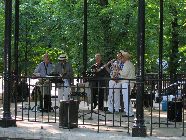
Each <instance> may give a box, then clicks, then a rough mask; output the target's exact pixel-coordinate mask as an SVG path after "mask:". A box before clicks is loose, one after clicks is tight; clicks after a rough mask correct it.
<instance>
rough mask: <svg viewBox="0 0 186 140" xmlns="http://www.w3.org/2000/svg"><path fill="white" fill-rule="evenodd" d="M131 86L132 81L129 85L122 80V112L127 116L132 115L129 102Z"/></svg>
mask: <svg viewBox="0 0 186 140" xmlns="http://www.w3.org/2000/svg"><path fill="white" fill-rule="evenodd" d="M129 88H130V89H129ZM131 88H133V83H131V84H130V87H129V83H127V82H123V83H122V94H123V102H124V112H125V113H126V115H128V116H132V115H134V112H133V110H132V103H131V101H130V97H129V95H130V92H131Z"/></svg>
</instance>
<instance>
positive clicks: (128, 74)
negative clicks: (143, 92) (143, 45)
mask: <svg viewBox="0 0 186 140" xmlns="http://www.w3.org/2000/svg"><path fill="white" fill-rule="evenodd" d="M130 58H131V56H130V54H129V53H128V52H124V51H123V52H122V59H121V61H122V62H123V63H124V67H123V68H122V70H121V71H120V75H121V78H124V79H128V80H122V81H121V82H122V94H123V102H124V107H125V108H124V112H125V113H126V114H125V115H122V117H128V116H129V117H133V116H134V112H133V110H132V105H131V101H130V99H129V95H130V93H131V89H132V88H133V87H134V81H129V80H131V79H135V67H134V65H133V63H132V62H131V61H130ZM129 88H130V89H129Z"/></svg>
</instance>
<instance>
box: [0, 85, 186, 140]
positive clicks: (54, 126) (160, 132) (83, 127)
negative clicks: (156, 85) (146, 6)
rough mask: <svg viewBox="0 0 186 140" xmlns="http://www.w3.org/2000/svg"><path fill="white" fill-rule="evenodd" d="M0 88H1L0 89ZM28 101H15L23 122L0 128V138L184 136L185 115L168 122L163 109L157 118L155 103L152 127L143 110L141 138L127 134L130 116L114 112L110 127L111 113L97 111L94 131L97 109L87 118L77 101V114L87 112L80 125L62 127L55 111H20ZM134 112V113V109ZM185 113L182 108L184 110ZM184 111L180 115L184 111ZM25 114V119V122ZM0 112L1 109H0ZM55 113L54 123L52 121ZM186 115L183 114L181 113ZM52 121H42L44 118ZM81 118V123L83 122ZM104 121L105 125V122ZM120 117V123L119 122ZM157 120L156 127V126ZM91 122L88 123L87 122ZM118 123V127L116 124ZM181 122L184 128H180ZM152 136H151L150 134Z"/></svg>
mask: <svg viewBox="0 0 186 140" xmlns="http://www.w3.org/2000/svg"><path fill="white" fill-rule="evenodd" d="M0 89H1V88H0ZM0 99H1V97H0ZM27 106H28V103H26V102H24V103H23V107H22V105H21V104H20V103H19V104H18V114H17V115H18V119H20V120H21V118H22V117H23V119H24V121H17V123H16V124H17V127H9V128H0V140H3V137H6V139H7V138H9V139H15V138H17V139H18V140H21V138H24V139H41V140H42V139H48V140H95V139H96V140H123V139H137V140H140V139H141V140H142V139H143V140H144V139H151V140H156V139H160V140H162V139H167V140H169V139H172V140H175V139H183V140H184V139H186V127H185V126H186V121H185V120H186V117H185V118H184V121H185V122H184V123H183V122H168V123H167V119H166V118H167V112H166V111H164V112H163V111H161V112H160V114H161V115H160V119H159V111H158V104H154V109H153V112H152V116H153V117H152V129H151V117H150V116H151V113H150V110H149V109H145V111H144V116H145V117H144V118H145V126H146V127H147V137H145V138H139V137H137V138H135V137H132V136H131V133H132V126H133V123H134V118H129V121H128V118H124V117H121V115H120V114H118V115H114V120H115V121H114V127H113V121H112V120H113V115H112V114H109V115H106V119H105V117H104V116H105V113H104V112H103V111H101V112H100V116H99V119H100V124H101V125H102V126H100V127H99V132H98V126H97V124H98V121H97V120H98V114H97V113H98V110H97V109H96V110H95V112H94V113H92V120H90V117H91V114H90V110H89V108H88V107H87V106H86V103H84V102H81V104H80V110H79V111H80V113H79V117H80V116H82V115H83V113H85V114H86V113H88V114H87V115H85V116H84V118H83V117H80V118H79V120H78V123H79V124H80V125H79V126H78V128H74V129H70V130H69V129H63V128H59V117H58V116H59V110H57V111H56V114H55V112H50V113H49V114H47V113H44V114H43V115H42V113H40V112H36V113H35V112H32V111H30V110H29V112H28V110H27V109H26V110H24V111H23V114H22V111H21V108H24V107H27ZM31 106H32V107H33V106H34V103H31ZM133 109H134V112H135V108H133ZM0 111H2V104H1V101H0ZM11 112H12V114H13V115H14V104H11ZM185 112H186V111H185ZM185 112H184V114H186V113H185ZM28 114H29V121H28ZM0 115H2V112H0ZM35 116H36V117H37V122H33V121H35ZM55 116H56V123H54V122H55ZM185 116H186V115H185ZM48 120H49V121H50V122H52V123H46V122H47V121H48ZM83 120H84V123H83ZM105 120H106V125H105ZM120 120H121V123H120ZM159 122H160V127H159ZM90 124H91V125H90ZM120 125H121V126H120ZM128 125H129V133H128ZM183 125H184V127H185V128H184V129H183ZM183 134H184V135H185V136H182V135H183ZM151 135H152V136H151Z"/></svg>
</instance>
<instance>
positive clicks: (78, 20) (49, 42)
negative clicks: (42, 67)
mask: <svg viewBox="0 0 186 140" xmlns="http://www.w3.org/2000/svg"><path fill="white" fill-rule="evenodd" d="M104 2H106V3H104ZM83 6H84V5H83V0H23V1H22V0H20V39H19V72H20V73H24V71H27V72H28V74H31V73H32V72H33V70H34V68H35V67H36V65H37V64H38V63H39V62H40V61H42V55H43V54H44V53H45V52H48V53H49V54H50V55H51V59H52V61H53V62H54V63H55V62H56V61H57V57H58V56H59V54H60V53H62V52H65V53H66V54H67V55H68V57H69V61H71V63H72V65H73V68H74V70H75V73H76V74H78V73H79V72H81V71H82V69H83V56H82V55H83V22H84V21H83V19H84V17H83ZM137 6H138V1H137V0H128V1H124V0H117V1H115V0H90V1H88V26H87V27H88V36H87V37H88V44H87V45H88V62H87V64H88V66H90V65H91V64H92V63H93V62H94V59H93V58H94V55H95V53H101V54H102V55H103V60H104V62H107V61H108V60H109V59H110V58H114V57H115V55H116V52H117V51H118V50H125V51H128V52H130V53H131V54H132V61H133V62H134V64H136V59H137V55H136V51H137V17H138V16H137V15H138V13H137V12H138V11H137V9H138V7H137ZM13 7H14V5H13ZM145 8H146V14H145V17H146V18H145V21H146V30H145V31H146V34H145V46H146V48H145V49H146V50H145V70H146V71H147V72H157V71H158V63H157V59H158V57H159V54H158V53H159V52H158V49H159V22H160V21H159V1H157V0H146V7H145ZM13 10H14V9H13ZM185 13H186V2H185V0H174V1H172V0H166V1H164V27H163V29H164V31H163V33H164V36H163V39H164V40H163V60H164V62H168V68H165V69H164V72H165V73H168V72H170V70H171V67H174V66H173V65H174V64H178V65H177V66H176V70H177V72H178V73H183V72H185V70H186V65H185V62H186V14H185ZM4 18H5V15H4V1H0V45H1V46H2V47H1V49H0V52H1V54H2V55H1V56H3V47H4ZM12 19H13V24H14V12H13V18H12ZM175 23H176V24H175ZM12 31H13V32H14V29H12ZM13 32H12V37H13ZM175 33H176V41H178V51H176V50H174V49H173V48H175V43H174V42H175V40H174V39H175ZM13 43H14V42H13V41H12V44H13ZM12 48H13V45H12ZM13 53H14V52H13V51H12V55H13ZM175 53H176V54H175ZM173 54H175V55H176V56H177V57H176V59H172V58H174V55H173ZM171 55H172V56H173V57H172V56H171ZM172 61H174V62H175V63H171V62H172ZM12 63H14V61H12ZM0 64H1V65H0V70H1V71H3V57H1V58H0Z"/></svg>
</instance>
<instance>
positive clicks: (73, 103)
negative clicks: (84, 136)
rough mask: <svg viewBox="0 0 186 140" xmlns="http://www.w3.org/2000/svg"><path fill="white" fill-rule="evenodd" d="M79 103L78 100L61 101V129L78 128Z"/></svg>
mask: <svg viewBox="0 0 186 140" xmlns="http://www.w3.org/2000/svg"><path fill="white" fill-rule="evenodd" d="M78 110H79V102H78V101H77V100H68V101H62V100H61V101H60V108H59V127H62V128H77V127H78Z"/></svg>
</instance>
